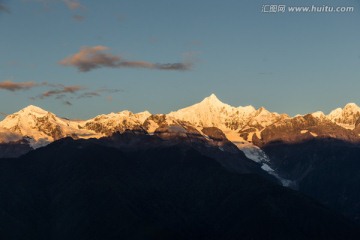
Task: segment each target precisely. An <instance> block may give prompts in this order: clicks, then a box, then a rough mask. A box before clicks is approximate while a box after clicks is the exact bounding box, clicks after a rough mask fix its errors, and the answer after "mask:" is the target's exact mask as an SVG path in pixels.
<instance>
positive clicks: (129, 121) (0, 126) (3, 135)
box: [0, 94, 360, 148]
mask: <svg viewBox="0 0 360 240" xmlns="http://www.w3.org/2000/svg"><path fill="white" fill-rule="evenodd" d="M163 126H172V128H171V131H180V132H181V131H183V130H184V129H186V128H189V127H191V128H192V129H196V130H197V131H199V133H200V134H203V133H202V131H201V130H202V128H204V127H216V128H218V129H220V130H221V131H222V132H223V133H224V134H225V136H226V137H227V138H228V139H229V140H230V141H232V142H233V143H235V144H236V145H237V146H239V147H240V148H241V147H244V146H246V145H247V144H249V143H250V144H251V143H254V144H255V145H257V146H261V145H264V144H267V143H269V142H273V141H279V140H281V141H286V142H293V141H296V142H298V141H299V140H307V139H310V138H323V137H332V138H338V139H341V140H347V141H352V142H353V141H358V140H360V138H359V133H360V107H359V106H357V105H356V104H354V103H349V104H347V105H346V106H345V107H344V108H342V109H341V108H337V109H335V110H333V111H331V112H330V114H328V115H325V114H324V113H323V112H314V113H309V114H306V115H296V116H295V117H290V116H289V115H287V114H278V113H276V112H270V111H268V110H266V109H265V108H264V107H261V108H259V109H255V108H254V107H253V106H245V107H242V106H240V107H233V106H230V105H228V104H226V103H223V102H221V101H220V100H219V99H218V98H217V97H216V96H215V95H214V94H211V95H210V96H209V97H206V98H205V99H204V100H202V101H201V102H199V103H197V104H194V105H192V106H189V107H186V108H183V109H180V110H178V111H174V112H170V113H168V114H151V113H150V112H148V111H144V112H140V113H132V112H130V111H127V110H125V111H121V112H118V113H109V114H102V115H99V116H96V117H94V118H91V119H88V120H70V119H67V118H61V117H58V116H56V115H55V114H54V113H51V112H49V111H47V110H44V109H41V108H39V107H36V106H33V105H30V106H28V107H25V108H24V109H21V110H20V111H18V112H16V113H13V114H9V115H7V116H6V117H5V119H4V120H3V121H1V122H0V141H1V142H2V143H8V142H14V141H18V140H20V139H23V138H24V137H26V138H27V139H28V140H29V142H30V144H31V146H32V147H34V148H36V147H38V146H43V145H46V144H48V143H50V142H53V141H54V140H58V139H61V138H64V137H68V136H70V137H72V138H75V139H77V138H85V139H87V138H100V137H104V136H109V135H111V134H112V133H115V132H120V133H122V132H124V131H125V130H127V129H129V130H134V129H143V130H145V131H147V132H148V133H150V134H153V133H155V132H156V130H157V129H159V128H160V127H163ZM175 126H177V127H175ZM290 133H291V134H290ZM203 135H204V134H203Z"/></svg>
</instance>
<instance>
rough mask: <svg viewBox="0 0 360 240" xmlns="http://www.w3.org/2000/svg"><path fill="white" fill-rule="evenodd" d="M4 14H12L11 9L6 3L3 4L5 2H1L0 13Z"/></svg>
mask: <svg viewBox="0 0 360 240" xmlns="http://www.w3.org/2000/svg"><path fill="white" fill-rule="evenodd" d="M2 12H4V13H10V9H9V7H8V6H7V5H6V4H5V3H3V1H1V0H0V13H2Z"/></svg>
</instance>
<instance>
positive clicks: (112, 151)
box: [0, 138, 360, 240]
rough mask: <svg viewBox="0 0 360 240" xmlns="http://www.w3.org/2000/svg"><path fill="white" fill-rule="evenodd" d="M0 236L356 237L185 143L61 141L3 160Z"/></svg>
mask: <svg viewBox="0 0 360 240" xmlns="http://www.w3.org/2000/svg"><path fill="white" fill-rule="evenodd" d="M0 196H1V198H0V212H1V213H2V214H0V222H1V225H0V238H1V239H13V240H17V239H26V240H33V239H34V240H35V239H36V240H42V239H44V240H60V239H61V240H63V239H68V240H72V239H74V240H75V239H76V240H82V239H86V240H89V239H94V240H95V239H102V240H107V239H207V240H208V239H210V240H211V239H225V240H226V239H262V240H263V239H304V240H305V239H306V240H307V239H326V240H329V239H341V240H342V239H358V238H359V236H360V235H359V231H358V229H357V226H355V225H354V224H353V223H352V222H350V221H349V220H347V219H345V218H344V217H342V216H341V215H339V214H337V213H335V212H333V211H332V210H329V209H327V208H326V207H324V206H323V205H321V204H319V203H317V202H316V201H314V200H312V199H310V198H308V197H306V196H304V195H302V194H300V193H298V192H296V191H293V190H289V189H286V188H284V187H281V186H279V185H277V184H274V183H272V182H271V181H268V180H266V179H265V178H262V177H260V176H258V175H255V174H239V173H235V172H230V171H228V170H226V169H225V168H224V167H222V166H221V164H220V163H219V162H218V161H215V160H213V159H211V158H209V157H206V156H204V155H202V154H200V153H199V152H198V151H197V150H195V149H194V148H192V147H189V146H188V145H184V144H175V145H172V146H165V147H158V148H152V149H143V150H138V151H128V152H124V151H122V150H119V149H116V148H113V147H107V146H104V145H101V144H96V143H94V140H89V141H85V140H73V139H71V138H66V139H61V140H59V141H56V142H54V143H52V144H50V145H48V146H46V147H43V148H40V149H37V150H35V151H32V152H30V153H28V154H26V155H24V156H22V157H21V158H18V159H1V160H0Z"/></svg>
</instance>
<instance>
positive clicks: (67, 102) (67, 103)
mask: <svg viewBox="0 0 360 240" xmlns="http://www.w3.org/2000/svg"><path fill="white" fill-rule="evenodd" d="M63 103H64V105H67V106H72V103H71V102H70V101H64V102H63Z"/></svg>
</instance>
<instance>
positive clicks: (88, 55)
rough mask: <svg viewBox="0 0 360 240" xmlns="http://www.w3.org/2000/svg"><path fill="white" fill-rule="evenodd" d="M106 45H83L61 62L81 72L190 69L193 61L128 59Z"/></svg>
mask: <svg viewBox="0 0 360 240" xmlns="http://www.w3.org/2000/svg"><path fill="white" fill-rule="evenodd" d="M107 50H109V48H108V47H105V46H93V47H83V48H81V49H80V51H79V52H77V53H75V54H74V55H72V56H69V57H67V58H65V59H63V60H61V61H60V62H59V64H61V65H63V66H72V67H76V68H78V69H79V71H81V72H88V71H91V70H93V69H96V68H103V67H109V68H146V69H158V70H178V71H185V70H190V69H191V67H192V63H191V62H190V61H189V62H180V63H151V62H146V61H128V60H126V59H124V58H122V57H121V56H117V55H113V54H111V53H107V52H106V51H107Z"/></svg>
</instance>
